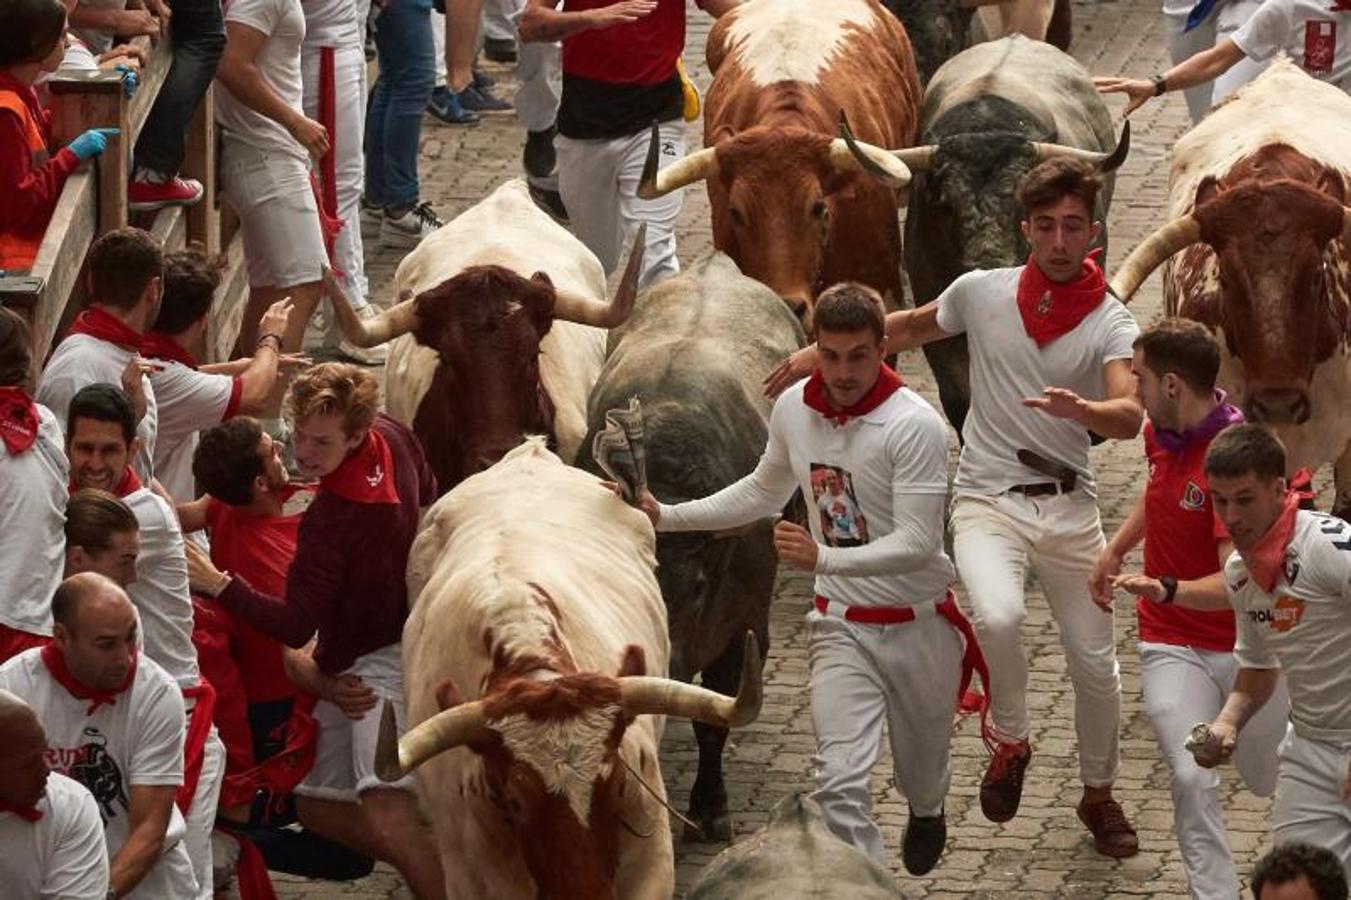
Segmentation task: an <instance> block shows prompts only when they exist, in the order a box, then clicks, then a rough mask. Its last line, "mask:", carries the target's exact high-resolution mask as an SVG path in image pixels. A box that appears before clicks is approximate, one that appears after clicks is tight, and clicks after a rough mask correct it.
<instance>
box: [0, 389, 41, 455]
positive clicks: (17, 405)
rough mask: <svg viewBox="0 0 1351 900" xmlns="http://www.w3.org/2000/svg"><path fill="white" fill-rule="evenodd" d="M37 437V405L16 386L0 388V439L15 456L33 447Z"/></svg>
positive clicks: (26, 393)
mask: <svg viewBox="0 0 1351 900" xmlns="http://www.w3.org/2000/svg"><path fill="white" fill-rule="evenodd" d="M37 436H38V405H37V404H36V403H34V402H33V398H32V397H30V396H28V392H27V391H25V390H24V389H23V388H21V387H19V386H18V385H12V384H11V385H7V386H5V387H0V438H3V439H4V441H5V446H6V447H7V448H9V452H10V453H12V454H13V455H15V456H18V455H19V454H20V453H22V452H24V451H25V450H27V449H28V448H29V447H31V446H33V441H35V440H37Z"/></svg>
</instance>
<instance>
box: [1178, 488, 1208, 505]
mask: <svg viewBox="0 0 1351 900" xmlns="http://www.w3.org/2000/svg"><path fill="white" fill-rule="evenodd" d="M1178 506H1180V507H1182V508H1183V509H1185V510H1187V511H1188V512H1200V511H1201V510H1202V509H1205V506H1206V492H1205V491H1203V490H1201V487H1200V485H1198V484H1197V483H1196V482H1194V481H1188V482H1187V486H1186V487H1185V488H1183V490H1182V499H1181V500H1179V501H1178Z"/></svg>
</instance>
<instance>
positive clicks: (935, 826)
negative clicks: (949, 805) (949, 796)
mask: <svg viewBox="0 0 1351 900" xmlns="http://www.w3.org/2000/svg"><path fill="white" fill-rule="evenodd" d="M947 842H948V817H947V816H946V815H945V814H944V813H939V814H938V815H936V816H917V815H915V814H914V813H913V812H912V813H911V814H910V821H909V822H907V823H906V824H905V835H904V836H903V837H902V838H901V862H903V863H905V870H906V871H907V872H909V873H910V874H911V875H923V874H925V873H927V872H928V871H929V870H930V869H932V868H933V867H934V866H936V865H937V864H938V858H939V857H940V856H942V855H943V847H944V846H945V845H946V844H947Z"/></svg>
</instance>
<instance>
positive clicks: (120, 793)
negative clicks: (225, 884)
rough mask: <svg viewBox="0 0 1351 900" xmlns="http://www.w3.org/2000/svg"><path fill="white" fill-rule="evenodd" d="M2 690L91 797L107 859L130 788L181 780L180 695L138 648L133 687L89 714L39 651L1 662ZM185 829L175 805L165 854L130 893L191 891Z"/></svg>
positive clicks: (120, 830) (122, 826) (117, 842)
mask: <svg viewBox="0 0 1351 900" xmlns="http://www.w3.org/2000/svg"><path fill="white" fill-rule="evenodd" d="M0 688H4V689H6V690H9V691H13V692H14V693H16V694H18V695H19V696H20V697H22V698H23V699H24V701H25V702H27V703H28V705H29V706H30V707H32V709H33V712H34V713H36V714H37V717H38V719H39V720H41V722H42V727H43V728H44V729H45V730H46V732H47V764H48V765H49V766H51V767H52V770H53V771H56V772H60V773H62V774H64V775H68V776H70V777H71V778H73V779H75V780H76V781H78V782H80V783H81V784H83V785H84V786H85V787H86V788H88V789H89V792H90V793H92V794H93V795H94V800H95V802H96V804H97V808H98V811H99V814H100V815H101V816H102V817H103V837H104V840H105V842H106V844H107V848H108V858H109V859H110V860H111V859H114V858H115V857H116V856H117V852H118V851H119V850H121V849H122V845H123V844H124V843H126V840H127V835H128V833H129V827H128V822H129V816H128V811H129V808H130V796H131V794H130V791H131V788H132V786H177V785H181V784H182V783H183V740H184V731H185V728H186V722H185V719H184V714H183V698H182V696H181V695H180V694H179V692H178V686H177V685H175V684H174V682H173V679H172V678H170V677H169V675H168V674H167V673H166V672H165V671H164V670H163V669H161V668H160V667H159V666H158V665H156V664H155V661H154V660H152V659H147V658H146V657H145V655H144V654H142V655H141V656H140V658H139V659H138V660H137V664H136V677H135V678H133V679H132V683H131V687H129V688H128V689H127V690H126V691H125V692H124V693H123V694H121V695H120V696H119V697H118V698H117V701H116V702H115V703H112V704H105V705H103V706H100V707H99V708H98V709H97V710H95V711H94V713H93V714H92V715H91V714H89V712H88V710H89V701H88V700H80V699H77V698H76V697H75V696H73V695H72V694H71V693H70V692H69V691H67V690H66V689H65V688H64V687H62V686H61V685H60V684H58V683H57V681H56V679H54V678H53V677H52V676H51V673H50V672H49V671H48V670H47V666H46V665H45V664H44V663H43V662H42V651H41V650H28V651H25V652H24V653H20V654H19V655H18V656H16V657H14V658H13V659H11V660H9V662H7V663H5V664H4V665H0ZM184 831H185V825H184V822H183V816H182V814H181V813H179V811H178V807H177V805H175V806H173V808H172V811H171V812H170V816H169V826H168V829H167V830H166V832H165V836H164V846H165V848H166V849H165V852H164V853H162V854H161V856H160V858H159V861H158V862H156V863H155V865H154V867H153V868H151V870H150V873H149V874H147V875H146V877H145V879H143V880H142V881H141V883H140V884H139V885H137V887H136V890H134V891H132V893H131V894H130V895H129V896H131V897H144V898H147V900H150V898H155V900H163V898H168V897H192V896H195V895H196V893H197V879H196V877H195V876H194V875H193V873H192V863H191V861H190V860H189V859H188V856H187V852H186V851H185V850H184V849H183V845H182V841H183V834H184Z"/></svg>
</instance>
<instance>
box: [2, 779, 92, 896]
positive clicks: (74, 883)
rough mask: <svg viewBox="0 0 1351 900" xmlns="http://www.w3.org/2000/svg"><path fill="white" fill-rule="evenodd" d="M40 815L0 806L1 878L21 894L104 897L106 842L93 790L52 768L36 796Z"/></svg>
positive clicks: (8, 889)
mask: <svg viewBox="0 0 1351 900" xmlns="http://www.w3.org/2000/svg"><path fill="white" fill-rule="evenodd" d="M36 808H37V810H38V812H40V813H42V818H41V819H38V820H37V821H36V822H27V821H25V820H24V819H22V818H20V817H19V816H17V815H15V814H14V813H8V812H0V884H3V885H4V891H5V895H6V896H8V897H16V898H23V900H105V898H106V897H107V896H108V848H107V845H105V844H104V842H103V819H101V818H99V810H98V806H97V804H95V803H94V795H93V794H91V793H89V790H88V789H87V788H86V787H85V786H84V785H82V784H80V783H79V782H78V781H75V780H74V779H72V778H67V777H66V776H65V775H62V774H61V773H60V772H53V773H52V774H51V776H50V777H48V779H47V790H46V791H45V792H43V795H42V799H41V800H39V801H38V802H37V806H36Z"/></svg>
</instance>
